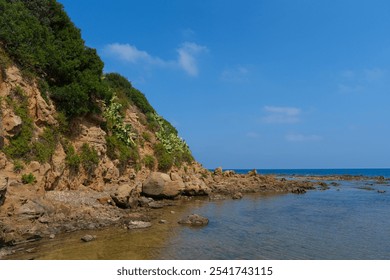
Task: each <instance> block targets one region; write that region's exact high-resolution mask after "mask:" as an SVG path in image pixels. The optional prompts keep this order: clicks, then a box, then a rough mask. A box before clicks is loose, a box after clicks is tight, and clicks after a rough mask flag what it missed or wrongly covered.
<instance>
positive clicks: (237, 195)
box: [232, 192, 243, 199]
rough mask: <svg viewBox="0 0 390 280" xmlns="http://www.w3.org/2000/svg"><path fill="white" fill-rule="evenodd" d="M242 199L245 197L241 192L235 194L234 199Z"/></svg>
mask: <svg viewBox="0 0 390 280" xmlns="http://www.w3.org/2000/svg"><path fill="white" fill-rule="evenodd" d="M242 197H243V195H242V193H240V192H237V193H235V194H234V195H233V196H232V198H233V199H241V198H242Z"/></svg>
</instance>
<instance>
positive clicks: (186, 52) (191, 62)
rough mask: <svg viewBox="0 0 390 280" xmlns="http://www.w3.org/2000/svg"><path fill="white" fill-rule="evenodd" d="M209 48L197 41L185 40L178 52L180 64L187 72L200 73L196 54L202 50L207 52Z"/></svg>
mask: <svg viewBox="0 0 390 280" xmlns="http://www.w3.org/2000/svg"><path fill="white" fill-rule="evenodd" d="M207 51H208V49H207V48H206V47H205V46H201V45H198V44H195V43H190V42H185V43H183V44H182V45H181V46H180V48H179V49H177V52H178V54H179V57H178V60H177V62H178V64H179V66H180V67H181V68H182V69H183V70H184V71H186V72H187V74H188V75H190V76H197V75H198V72H199V70H198V65H197V60H196V56H197V55H199V54H200V53H202V52H207Z"/></svg>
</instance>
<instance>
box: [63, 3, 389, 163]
mask: <svg viewBox="0 0 390 280" xmlns="http://www.w3.org/2000/svg"><path fill="white" fill-rule="evenodd" d="M59 2H61V3H62V4H63V5H64V7H65V10H66V11H67V12H68V14H69V15H70V17H71V18H72V20H73V21H74V22H75V24H76V25H77V26H78V27H79V28H80V29H81V30H82V35H83V38H84V40H85V41H86V44H87V45H88V46H90V47H93V48H96V49H97V51H98V53H99V54H100V56H101V57H102V59H103V61H104V63H105V71H106V72H118V73H120V74H122V75H124V76H125V77H127V78H128V79H129V80H130V81H131V82H132V84H133V86H135V87H136V88H138V89H140V90H141V91H142V92H143V93H144V94H145V95H146V96H147V98H148V99H149V101H150V102H151V104H152V105H153V106H154V107H155V108H156V110H157V111H158V112H159V114H160V115H162V116H164V117H165V118H166V119H167V120H169V121H170V122H171V123H172V124H173V125H174V126H176V127H177V129H178V130H179V133H180V135H181V136H182V137H183V138H184V139H185V140H186V141H187V143H188V144H189V146H190V148H191V150H192V151H193V154H194V156H195V158H196V159H197V160H198V161H199V162H201V163H202V164H203V165H204V166H205V167H207V168H215V167H217V166H222V167H223V168H260V169H261V168H267V169H269V168H378V167H383V168H388V167H390V148H389V143H390V122H389V120H390V111H389V105H390V79H389V78H390V35H389V34H390V33H389V30H390V1H385V0H364V1H363V0H362V1H359V0H353V1H352V0H337V1H336V0H316V1H313V0H295V1H292V0H241V1H236V0H234V1H233V0H232V1H228V0H224V1H222V0H214V1H212V0H210V1H192V0H191V1H189V0H170V1H163V0H161V1H157V0H155V1H152V0H143V1H125V0H113V1H102V0H100V1H99V0H95V1H91V0H83V1H71V0H62V1H59Z"/></svg>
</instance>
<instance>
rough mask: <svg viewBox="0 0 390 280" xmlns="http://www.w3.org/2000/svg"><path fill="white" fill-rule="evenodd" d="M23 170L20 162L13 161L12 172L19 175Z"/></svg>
mask: <svg viewBox="0 0 390 280" xmlns="http://www.w3.org/2000/svg"><path fill="white" fill-rule="evenodd" d="M23 169H24V165H23V163H22V162H21V161H20V160H15V161H14V172H15V173H20V172H21V171H22V170H23Z"/></svg>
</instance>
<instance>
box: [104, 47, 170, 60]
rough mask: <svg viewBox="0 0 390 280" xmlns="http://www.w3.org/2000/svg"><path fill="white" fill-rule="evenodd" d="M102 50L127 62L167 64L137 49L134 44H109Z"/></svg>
mask: <svg viewBox="0 0 390 280" xmlns="http://www.w3.org/2000/svg"><path fill="white" fill-rule="evenodd" d="M104 51H105V52H106V53H107V54H109V55H111V56H117V57H118V58H119V59H121V60H124V61H126V62H129V63H139V62H140V63H148V64H156V65H166V64H168V62H166V61H163V60H162V59H160V58H158V57H152V56H151V55H150V54H148V53H147V52H146V51H141V50H138V49H137V48H136V47H135V46H133V45H130V44H118V43H115V44H110V45H107V46H106V47H105V49H104Z"/></svg>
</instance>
